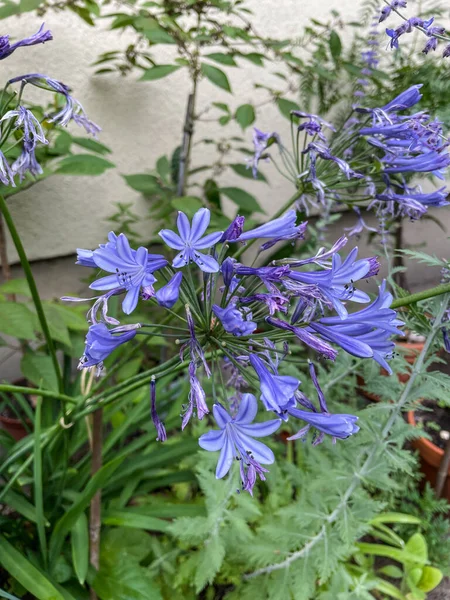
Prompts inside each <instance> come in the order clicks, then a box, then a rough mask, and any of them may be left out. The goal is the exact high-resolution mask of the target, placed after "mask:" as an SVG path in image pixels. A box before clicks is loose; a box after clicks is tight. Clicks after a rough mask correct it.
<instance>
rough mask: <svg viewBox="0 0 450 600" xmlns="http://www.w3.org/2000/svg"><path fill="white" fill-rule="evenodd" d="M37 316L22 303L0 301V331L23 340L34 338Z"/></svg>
mask: <svg viewBox="0 0 450 600" xmlns="http://www.w3.org/2000/svg"><path fill="white" fill-rule="evenodd" d="M36 329H37V318H36V315H35V314H34V313H32V312H31V310H30V309H29V308H28V307H27V306H25V305H24V304H19V303H17V302H1V301H0V332H1V333H5V334H6V335H10V336H12V337H15V338H19V339H23V340H35V339H36V336H35V331H36Z"/></svg>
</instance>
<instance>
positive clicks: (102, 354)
mask: <svg viewBox="0 0 450 600" xmlns="http://www.w3.org/2000/svg"><path fill="white" fill-rule="evenodd" d="M139 327H140V324H139V323H136V324H135V325H124V326H121V327H116V328H114V329H108V327H106V325H105V324H104V323H95V325H91V326H90V327H89V330H88V333H87V335H86V347H85V350H84V354H83V356H82V357H81V358H80V362H79V364H78V368H79V369H86V368H89V367H95V366H97V367H98V368H99V369H101V368H102V365H103V361H104V360H105V359H106V358H107V357H108V356H109V355H110V354H111V352H113V351H114V350H115V349H116V348H118V347H119V346H121V345H122V344H124V343H125V342H128V341H130V340H132V339H133V338H134V336H135V335H136V330H137V329H139Z"/></svg>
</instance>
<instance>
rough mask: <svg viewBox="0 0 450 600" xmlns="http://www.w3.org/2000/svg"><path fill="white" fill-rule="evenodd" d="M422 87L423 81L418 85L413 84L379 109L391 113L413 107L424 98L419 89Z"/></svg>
mask: <svg viewBox="0 0 450 600" xmlns="http://www.w3.org/2000/svg"><path fill="white" fill-rule="evenodd" d="M422 87H423V84H422V83H420V84H418V85H412V86H411V87H409V88H408V89H407V90H405V91H404V92H401V94H399V95H398V96H396V97H395V98H394V99H393V100H391V101H390V102H388V103H387V104H385V105H384V106H383V107H382V108H381V109H379V110H381V111H383V112H385V113H390V112H397V111H401V110H405V109H407V108H411V107H412V106H414V105H415V104H417V103H418V102H419V101H420V100H421V99H422V94H421V93H420V91H419V90H420V89H421V88H422Z"/></svg>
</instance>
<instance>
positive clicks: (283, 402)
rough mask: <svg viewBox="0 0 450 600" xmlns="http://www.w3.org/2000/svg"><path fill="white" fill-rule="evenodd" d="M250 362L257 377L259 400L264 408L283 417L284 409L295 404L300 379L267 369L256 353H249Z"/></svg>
mask: <svg viewBox="0 0 450 600" xmlns="http://www.w3.org/2000/svg"><path fill="white" fill-rule="evenodd" d="M250 363H251V365H252V367H253V368H254V369H255V371H256V374H257V376H258V378H259V382H260V389H261V402H262V403H263V404H264V406H265V408H266V410H272V411H273V412H275V413H277V414H278V415H279V416H280V417H281V418H283V419H285V418H286V417H285V411H286V410H287V408H288V407H289V406H295V398H294V394H295V392H296V390H297V389H298V386H299V385H300V381H299V380H298V379H296V378H295V377H291V376H290V375H278V373H276V372H275V373H273V372H271V371H269V369H268V368H267V366H266V364H265V363H264V362H263V360H262V359H261V358H260V357H259V356H258V355H257V354H250Z"/></svg>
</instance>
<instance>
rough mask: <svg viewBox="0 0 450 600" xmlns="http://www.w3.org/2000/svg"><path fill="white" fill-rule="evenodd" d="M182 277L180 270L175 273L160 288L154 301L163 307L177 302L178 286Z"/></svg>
mask: <svg viewBox="0 0 450 600" xmlns="http://www.w3.org/2000/svg"><path fill="white" fill-rule="evenodd" d="M182 279H183V274H182V273H181V271H179V272H178V273H175V275H174V276H173V277H172V278H171V279H170V281H169V282H168V283H167V284H166V285H165V286H163V287H162V288H160V289H159V290H158V291H157V292H156V294H155V298H156V301H157V302H158V304H159V305H160V306H164V307H165V308H172V306H173V305H174V304H175V303H176V302H177V300H178V297H179V295H180V286H181V281H182Z"/></svg>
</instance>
